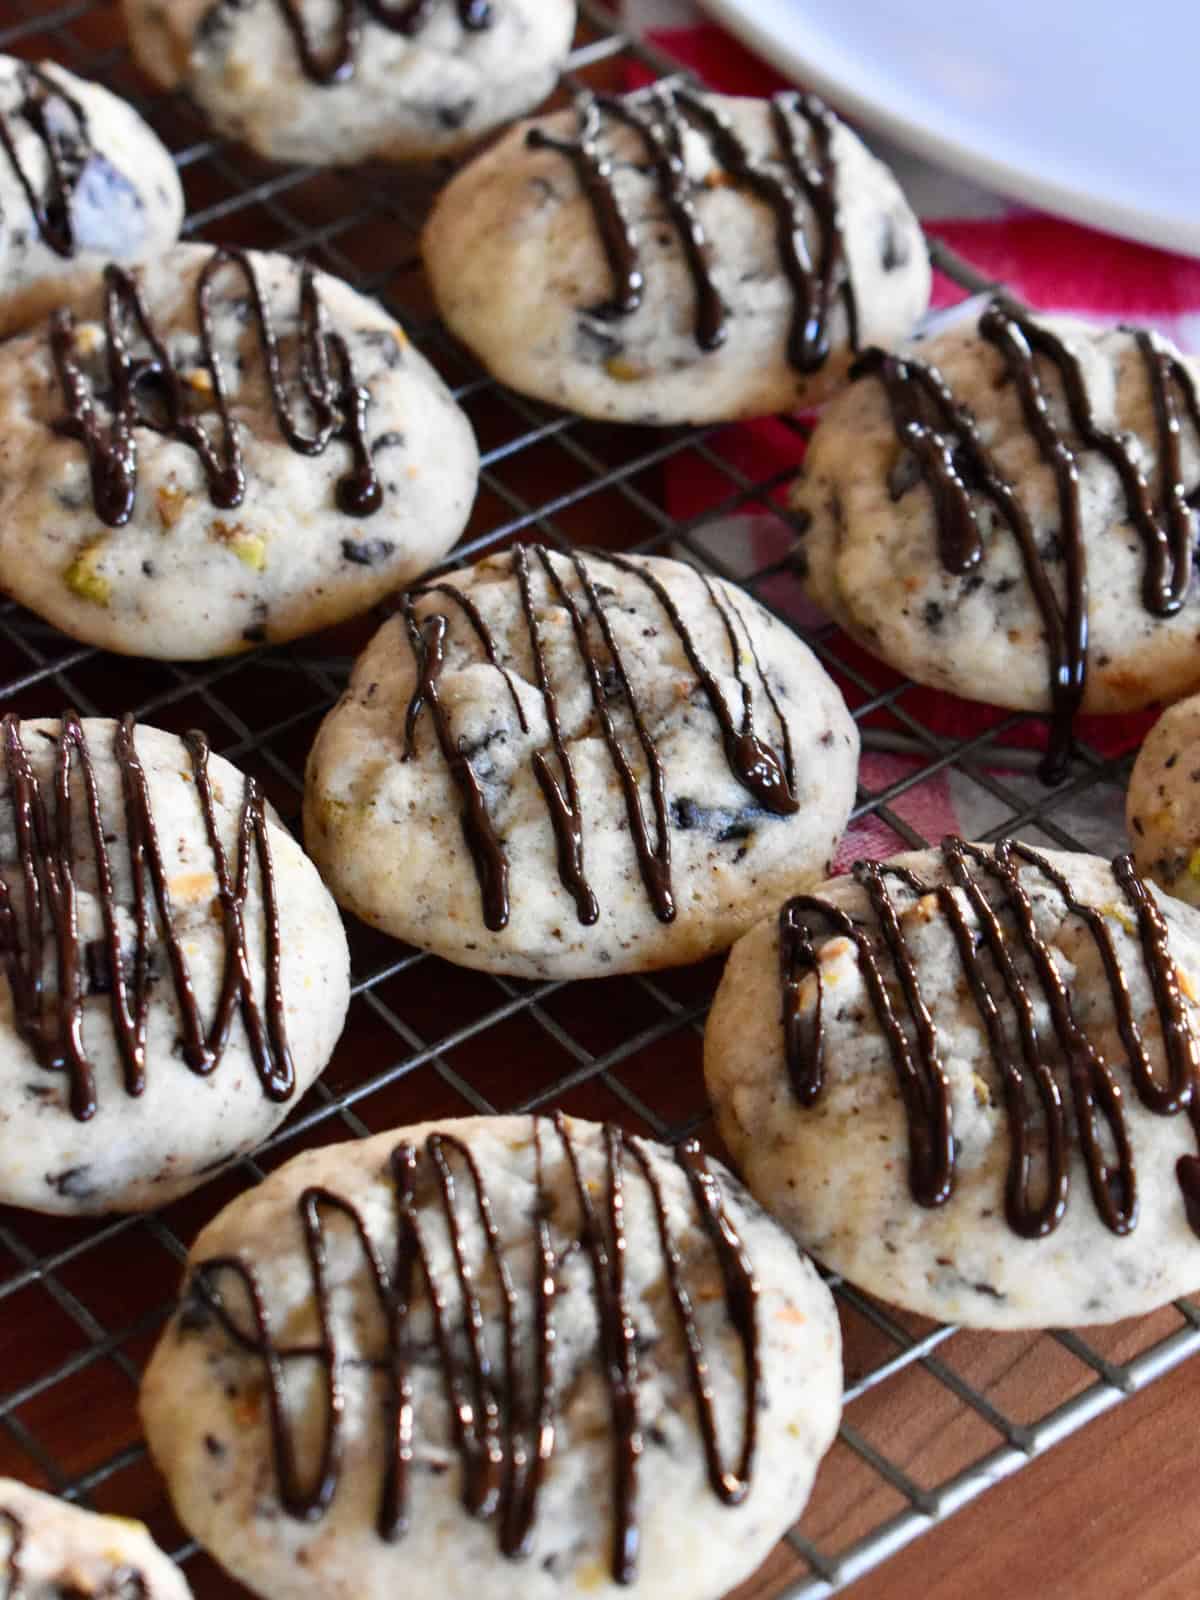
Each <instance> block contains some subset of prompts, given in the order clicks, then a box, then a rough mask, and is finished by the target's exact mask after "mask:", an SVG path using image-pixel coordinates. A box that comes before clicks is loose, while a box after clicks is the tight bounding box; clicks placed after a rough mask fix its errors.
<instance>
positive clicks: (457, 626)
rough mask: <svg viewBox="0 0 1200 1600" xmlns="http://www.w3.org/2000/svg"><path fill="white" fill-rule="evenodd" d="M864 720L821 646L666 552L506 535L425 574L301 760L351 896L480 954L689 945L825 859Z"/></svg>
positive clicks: (736, 921)
mask: <svg viewBox="0 0 1200 1600" xmlns="http://www.w3.org/2000/svg"><path fill="white" fill-rule="evenodd" d="M857 764H858V731H857V729H856V727H855V725H854V723H853V722H852V720H851V718H850V716H849V713H848V712H847V710H846V707H845V705H844V703H843V701H842V697H841V695H840V693H839V692H838V690H837V688H836V687H835V686H834V684H833V683H832V682H831V681H830V679H829V678H828V677H827V676H826V674H825V672H824V671H823V669H822V668H821V667H820V665H819V664H818V663H817V661H816V659H815V658H814V657H813V655H812V653H811V652H810V651H809V649H808V647H807V646H806V645H804V644H802V643H801V641H800V640H799V639H798V638H797V637H796V635H795V634H794V633H792V631H791V630H790V629H789V628H787V627H785V626H784V625H783V624H782V623H780V622H778V621H776V620H774V619H773V618H772V617H771V616H770V615H769V614H768V613H767V612H765V611H764V610H763V609H762V608H761V607H760V606H758V605H757V604H756V603H755V602H754V601H753V600H751V599H750V597H749V596H748V595H746V594H743V593H741V592H740V591H738V590H736V589H735V588H733V587H732V586H731V585H729V584H726V583H722V582H720V581H718V580H715V579H713V580H710V579H708V578H706V577H704V576H702V575H701V574H700V573H699V572H697V571H695V570H694V569H693V568H691V567H688V566H685V565H684V564H683V563H681V562H677V561H669V560H665V559H662V558H658V557H621V556H607V557H606V556H602V555H600V554H598V553H596V554H589V555H588V556H586V557H583V556H579V555H572V556H570V557H567V556H563V555H559V554H552V553H550V552H547V551H545V550H543V549H542V548H541V547H538V546H532V547H530V546H523V547H518V549H517V550H516V551H514V552H506V553H504V554H503V555H500V556H495V557H490V558H489V559H487V560H485V561H482V562H480V563H479V564H478V565H477V566H475V567H471V568H468V569H467V570H466V571H464V572H461V573H455V574H452V575H451V576H450V577H449V578H448V579H447V580H446V582H445V584H444V585H434V586H431V587H430V588H429V589H428V590H418V591H415V592H414V594H413V595H412V597H411V598H410V599H409V600H408V601H407V603H406V604H405V605H403V606H402V607H401V611H400V614H399V615H398V616H396V617H394V618H393V619H392V620H391V621H389V622H388V623H386V624H385V626H384V627H383V628H382V629H381V630H380V632H379V633H378V634H377V635H376V637H375V639H374V640H373V641H372V643H371V644H370V645H369V646H368V648H367V650H366V652H365V653H364V655H363V656H362V657H361V658H360V660H359V661H358V663H357V665H356V667H355V669H354V674H353V677H352V679H351V682H350V687H349V689H348V690H347V692H346V694H345V695H344V696H343V697H342V700H341V701H340V702H339V704H338V705H337V706H336V707H335V708H334V710H333V711H332V712H331V713H330V714H329V716H328V717H327V719H326V721H325V723H324V724H323V726H322V728H321V731H320V733H319V734H318V736H317V740H316V743H315V745H314V747H313V751H312V754H311V756H310V758H309V764H308V772H307V778H306V784H305V838H306V841H307V847H308V849H309V850H310V851H311V852H312V854H313V859H314V860H315V861H316V862H317V864H318V866H319V867H320V869H321V872H322V874H323V875H324V877H325V880H326V882H327V883H328V884H329V885H330V887H331V888H332V889H333V892H334V894H335V895H336V896H337V898H338V899H339V901H340V902H341V904H342V905H343V906H345V907H346V908H347V909H348V910H351V911H353V912H354V913H355V914H356V915H357V916H360V917H362V918H363V919H364V920H365V921H367V922H370V923H372V924H374V925H375V926H378V927H381V928H384V929H386V930H387V931H388V932H389V933H392V934H395V935H396V937H397V938H402V939H407V940H409V941H410V942H411V943H413V944H417V945H420V946H422V947H424V948H426V949H429V950H432V951H434V952H436V953H437V954H440V955H444V956H447V957H449V958H450V959H451V960H453V961H458V962H461V963H463V964H464V965H466V966H474V967H481V968H484V969H486V970H490V971H499V972H511V973H518V974H521V975H523V976H526V977H545V976H551V975H553V976H555V977H595V976H603V975H605V974H609V973H614V972H622V971H639V970H646V969H649V968H653V967H662V966H672V965H678V964H680V963H683V962H688V961H697V960H700V959H701V958H702V957H704V956H706V955H709V954H711V953H712V952H713V951H716V950H720V949H723V948H724V947H725V946H726V945H727V944H729V943H730V942H731V941H732V940H733V939H734V938H736V937H737V935H738V934H739V933H741V932H743V931H744V930H745V929H746V928H748V927H749V926H750V925H751V924H752V923H753V922H754V921H755V920H756V919H757V918H758V917H760V916H762V915H763V914H764V912H766V911H767V910H768V909H769V908H770V907H771V906H772V905H775V904H777V903H778V902H779V900H781V899H782V898H783V897H784V896H785V895H787V894H789V893H792V892H793V891H794V890H796V889H798V888H800V887H802V886H803V885H805V884H808V883H813V882H815V881H816V880H817V879H819V878H820V877H822V876H823V875H824V874H825V873H826V872H828V870H829V866H830V862H831V860H832V857H833V852H834V848H835V846H836V843H837V840H838V839H839V838H840V836H841V833H842V830H843V829H844V827H845V824H846V819H847V817H848V815H849V812H850V807H851V805H852V803H853V799H854V787H855V775H856V771H857Z"/></svg>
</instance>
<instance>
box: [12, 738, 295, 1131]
mask: <svg viewBox="0 0 1200 1600" xmlns="http://www.w3.org/2000/svg"><path fill="white" fill-rule="evenodd" d="M134 734H135V724H134V721H133V718H132V717H125V718H123V719H122V720H121V721H120V722H119V723H117V725H116V728H115V730H114V734H113V751H112V753H113V756H114V759H115V761H116V763H117V766H118V769H119V771H120V776H121V785H122V793H123V798H124V814H123V816H121V817H114V816H111V815H110V816H107V817H106V816H105V815H104V814H103V813H102V811H101V806H100V797H99V790H98V787H97V783H96V773H95V766H94V763H93V760H92V754H91V750H90V749H89V746H88V741H87V736H86V734H85V733H84V730H83V726H82V724H81V723H80V721H79V718H78V717H77V716H76V715H75V714H74V713H73V712H67V713H65V714H64V716H63V718H62V724H61V732H60V733H59V735H58V737H57V740H56V741H55V742H56V755H55V766H54V789H53V797H52V798H51V796H50V795H49V794H47V793H46V792H44V790H43V787H42V785H41V783H39V781H38V779H37V777H36V775H35V773H34V770H33V766H32V764H31V762H30V760H29V756H28V753H27V751H26V749H25V745H24V742H23V740H22V735H21V723H20V721H19V719H18V718H17V717H16V716H15V715H13V714H11V713H10V714H9V715H7V716H6V717H5V718H4V719H3V722H2V723H0V738H2V740H3V751H2V752H0V760H2V761H3V772H4V777H5V780H6V788H7V797H6V802H5V803H6V804H7V807H8V808H9V814H10V816H11V819H12V828H13V832H14V835H15V839H16V862H15V866H14V868H13V870H12V877H13V879H14V880H15V881H13V882H10V881H8V880H7V879H6V878H4V877H2V876H0V961H2V962H3V967H4V972H5V975H6V977H7V978H8V983H9V988H10V990H11V992H12V1006H13V1024H14V1026H15V1028H16V1031H17V1033H18V1034H19V1036H20V1037H21V1039H22V1040H24V1042H25V1043H26V1044H27V1045H28V1046H29V1048H30V1050H31V1051H32V1052H33V1054H34V1056H35V1058H36V1060H37V1062H38V1065H39V1066H40V1067H42V1068H43V1070H45V1071H47V1072H54V1073H63V1074H65V1075H66V1078H67V1081H68V1084H69V1087H70V1107H71V1111H72V1114H73V1115H74V1116H75V1117H76V1118H77V1119H78V1120H79V1121H81V1122H86V1121H88V1120H89V1119H90V1118H91V1117H93V1116H94V1115H95V1114H96V1111H97V1109H98V1104H99V1102H98V1098H97V1090H96V1080H95V1068H94V1064H93V1062H92V1061H91V1059H90V1058H89V1056H88V1053H87V1048H86V1046H85V1043H84V1037H83V1020H84V1010H85V1005H86V1003H87V996H88V990H89V989H90V990H91V991H92V993H93V994H94V995H97V996H98V995H100V994H106V995H107V997H108V998H107V1009H108V1012H109V1016H110V1020H111V1025H112V1034H113V1039H114V1042H115V1044H116V1049H117V1054H118V1057H119V1060H120V1062H121V1066H122V1070H123V1074H124V1082H125V1090H126V1093H127V1094H130V1095H134V1096H136V1095H140V1094H141V1093H142V1092H143V1091H144V1089H145V1087H146V1074H147V1071H148V1070H164V1065H163V1064H160V1063H149V1062H148V1061H147V1053H146V1029H147V1023H148V1021H149V1015H150V1005H151V998H152V995H153V993H154V990H155V987H156V985H162V984H167V985H169V986H170V989H171V992H172V994H173V997H174V1003H175V1009H176V1010H177V1012H178V1019H179V1021H178V1026H179V1036H180V1037H179V1052H180V1055H181V1057H182V1059H183V1061H184V1063H185V1065H186V1066H187V1067H188V1069H189V1070H190V1071H192V1072H194V1073H196V1074H197V1075H198V1076H200V1077H206V1076H207V1075H208V1074H209V1073H211V1072H214V1071H215V1070H216V1068H217V1067H218V1066H219V1065H220V1062H221V1058H222V1056H223V1055H224V1053H225V1050H226V1047H227V1046H228V1043H229V1037H230V1033H231V1030H232V1028H233V1023H234V1017H235V1016H236V1015H240V1017H241V1020H242V1025H243V1027H244V1028H245V1032H246V1038H247V1041H248V1043H249V1046H250V1052H251V1057H252V1059H253V1061H254V1065H255V1069H256V1071H257V1073H258V1077H259V1081H260V1082H261V1084H262V1088H263V1092H264V1094H266V1095H267V1096H268V1098H269V1099H271V1100H279V1101H282V1100H286V1099H288V1098H289V1097H290V1096H291V1094H292V1092H293V1090H294V1088H295V1081H296V1080H295V1072H294V1070H293V1066H292V1059H291V1054H290V1052H289V1049H288V1041H287V1029H286V1024H285V1009H284V1001H283V989H282V973H281V963H282V930H281V928H280V921H279V906H278V901H277V898H276V891H275V870H274V863H273V860H272V856H271V843H270V837H269V832H268V823H267V816H266V803H265V801H264V800H263V797H262V794H261V793H260V791H259V788H258V785H257V784H256V783H255V781H254V779H253V778H247V779H246V780H245V788H244V790H243V795H242V805H241V812H240V816H239V822H238V845H237V859H236V862H235V863H231V862H230V860H229V857H228V854H227V852H226V850H225V847H224V845H223V844H222V842H221V839H220V834H219V830H218V823H217V804H216V800H215V798H214V795H213V791H212V784H211V781H210V778H209V771H208V745H207V743H206V741H205V739H204V736H203V735H202V734H199V733H190V734H187V735H186V736H185V739H184V743H185V745H186V746H187V751H188V756H189V759H190V765H191V781H192V783H193V784H194V786H195V791H196V798H197V802H198V805H199V808H200V814H201V816H202V818H203V821H204V828H205V833H206V835H207V841H208V847H209V851H210V853H211V857H212V866H213V873H214V877H215V880H216V895H215V898H214V903H213V904H214V914H217V913H219V916H220V920H221V923H222V926H223V929H224V938H225V964H224V973H223V978H222V983H221V993H220V999H219V1001H218V1004H217V1008H216V1011H215V1014H214V1015H213V1017H212V1018H211V1019H210V1020H209V1021H208V1022H207V1023H206V1022H205V1020H204V1018H203V1017H202V1015H201V1012H200V1007H199V1004H198V1002H197V999H196V993H195V989H194V987H193V984H192V977H191V972H190V969H189V965H188V958H187V954H186V949H185V943H184V936H183V935H182V934H181V933H180V931H179V930H178V928H177V926H176V921H175V914H174V911H173V909H172V905H171V893H170V884H169V881H168V872H167V866H166V861H165V859H164V855H163V849H162V844H161V841H160V838H159V832H158V827H157V824H156V822H155V818H154V811H153V807H152V805H151V800H150V787H149V783H148V782H147V778H146V774H145V770H144V769H143V767H142V762H141V758H140V756H139V755H138V751H137V745H136V742H135V738H134ZM37 736H38V737H39V738H40V737H43V735H42V734H41V733H40V732H39V733H38V735H37ZM73 817H74V818H75V819H76V821H75V825H74V837H73V835H72V818H73ZM83 819H86V830H85V834H84V833H83V832H81V829H80V820H83ZM122 836H123V837H124V841H125V843H124V849H125V851H126V853H127V857H128V872H129V874H130V877H131V880H132V889H133V904H132V907H131V908H130V910H129V918H130V920H131V921H132V923H133V926H134V929H135V932H134V938H133V948H132V950H130V949H128V948H127V947H125V948H123V947H122V943H121V928H120V920H119V917H118V902H117V897H116V890H115V887H114V884H115V874H114V864H113V856H112V848H113V845H114V843H115V841H116V840H117V839H118V838H121V837H122ZM84 837H86V846H85V844H84ZM85 849H86V852H87V854H86V855H85V853H84V852H85ZM252 857H253V858H254V860H255V861H256V862H257V866H258V876H259V880H260V883H261V893H262V905H263V924H264V931H263V944H264V949H263V951H262V954H261V957H260V958H259V959H261V963H262V966H261V971H262V982H261V984H260V986H259V987H260V989H261V991H262V1000H261V1002H260V1000H259V999H258V998H257V996H256V994H255V991H254V985H253V977H254V974H253V966H254V964H255V953H254V952H253V951H252V949H251V946H250V940H249V937H248V935H247V932H246V925H245V917H244V911H245V906H246V903H247V898H248V895H249V892H250V870H251V858H252ZM89 858H90V859H89ZM120 876H122V877H123V876H124V873H123V872H122V873H121V874H120ZM81 882H82V884H84V885H86V892H87V893H88V894H89V895H90V896H92V897H94V898H95V900H96V901H97V903H98V905H99V908H100V914H101V920H102V924H103V934H102V936H101V938H100V939H99V940H97V941H94V942H93V943H92V944H88V945H85V944H84V942H83V939H82V937H81V934H80V929H79V917H78V899H79V895H80V893H81V892H82V891H81ZM156 923H157V930H156V928H155V924H156ZM156 932H157V940H156V938H155V933H156ZM160 946H161V951H162V954H163V956H164V957H165V967H166V970H165V971H161V972H160V971H155V970H153V966H154V957H155V954H156V952H157V950H158V948H159V947H160ZM49 952H52V956H51V967H52V969H51V971H50V972H47V970H46V967H47V962H46V955H47V953H49ZM92 1009H93V1008H91V1007H89V1010H92ZM165 1070H171V1069H170V1068H169V1066H168V1067H166V1068H165Z"/></svg>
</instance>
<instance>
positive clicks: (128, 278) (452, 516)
mask: <svg viewBox="0 0 1200 1600" xmlns="http://www.w3.org/2000/svg"><path fill="white" fill-rule="evenodd" d="M0 411H2V414H3V415H4V417H5V419H6V420H5V426H4V428H3V430H2V431H0V585H2V586H3V587H4V588H5V589H7V591H8V592H9V593H10V594H11V595H13V596H14V598H16V599H18V600H20V601H21V603H22V604H23V605H26V606H28V607H29V608H30V610H32V611H36V612H38V613H39V614H40V615H41V616H43V617H45V618H46V619H47V620H48V621H50V622H53V623H54V624H55V625H56V626H58V627H60V628H62V629H63V631H64V632H65V633H69V634H71V635H72V636H73V637H75V638H78V639H82V640H84V641H85V642H87V643H89V644H97V645H100V646H102V647H103V648H105V649H109V650H116V651H119V652H121V653H123V654H129V655H145V656H157V657H164V658H166V659H170V660H193V659H200V658H205V657H209V656H218V655H227V654H231V653H233V652H235V651H238V650H246V649H248V648H249V647H250V646H251V645H253V644H257V643H262V642H264V641H271V642H275V641H279V640H284V639H292V638H295V637H296V636H297V635H299V634H304V633H310V632H312V631H313V630H315V629H317V628H321V627H324V626H327V625H328V624H330V623H334V622H339V621H341V620H343V619H344V618H346V617H349V616H353V615H355V614H356V613H358V612H361V611H364V610H366V609H367V608H368V607H370V606H371V605H372V604H373V603H374V602H375V601H377V600H378V599H380V598H381V596H383V595H384V594H386V593H388V592H389V591H390V590H392V589H394V588H396V587H398V586H399V585H400V584H402V583H405V582H408V581H410V580H411V579H412V578H414V577H416V576H417V574H418V573H420V572H422V571H424V569H425V568H426V567H427V566H430V565H431V564H432V563H433V562H435V561H436V560H438V559H439V557H441V556H442V555H444V554H445V552H446V551H447V550H448V549H449V548H450V546H451V545H452V544H453V543H454V541H455V539H456V538H457V537H458V535H459V533H460V531H461V529H462V527H463V524H464V523H465V521H466V518H467V514H468V512H469V510H470V507H471V503H472V500H473V498H474V494H475V482H476V474H477V466H478V455H477V451H476V447H475V440H474V436H473V434H472V432H471V427H470V424H469V423H468V422H467V420H466V418H465V417H464V415H463V414H462V412H461V411H460V410H459V409H458V407H457V406H456V405H455V403H454V401H453V399H452V398H451V396H450V393H449V391H448V390H447V389H446V387H445V385H444V384H443V383H442V381H441V379H440V378H439V377H438V376H437V374H436V373H435V372H434V370H433V368H432V367H431V366H430V365H429V364H428V362H427V361H426V360H425V359H424V357H423V356H421V355H419V354H418V353H417V351H416V350H414V349H413V347H412V346H411V345H410V344H409V343H408V341H407V339H406V338H405V335H404V333H403V332H402V331H401V329H400V328H399V327H398V326H397V324H396V323H395V322H393V321H392V319H391V318H390V317H389V316H388V315H387V314H386V313H385V312H384V311H383V310H382V309H381V308H380V307H379V306H378V305H376V304H375V303H374V302H373V301H370V300H367V299H366V298H365V297H363V296H362V295H359V294H356V293H355V292H354V291H353V290H352V289H350V288H349V287H348V286H347V285H346V284H344V283H342V282H341V281H340V280H338V279H336V278H330V277H326V276H325V275H324V274H322V273H317V272H313V271H312V270H311V269H309V268H308V267H304V266H300V265H298V264H297V263H296V262H294V261H292V260H290V259H288V258H287V257H286V256H280V255H260V254H256V253H254V252H248V251H241V250H234V249H214V248H213V247H212V246H208V245H179V246H177V247H176V248H175V249H174V250H172V251H169V252H168V253H167V254H166V255H164V256H161V257H160V258H159V259H158V260H156V261H154V262H151V263H148V264H147V265H145V266H144V267H139V268H137V269H135V270H134V271H133V272H126V271H124V270H123V269H122V268H119V267H112V266H110V267H109V268H107V269H106V271H105V272H104V274H103V275H101V274H99V273H97V274H96V275H95V277H94V279H93V287H92V289H91V291H90V292H89V293H88V294H87V295H86V296H84V297H83V298H82V300H81V301H80V302H79V303H78V304H77V305H76V306H75V307H73V308H71V309H69V310H64V311H61V312H59V313H58V314H56V315H55V316H54V317H53V318H51V319H50V320H49V321H48V322H47V323H46V324H45V325H43V326H41V327H39V328H38V329H37V330H36V331H34V332H31V333H29V334H27V335H24V336H22V337H21V338H18V339H13V340H10V341H9V342H8V343H7V344H4V345H3V346H0Z"/></svg>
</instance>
